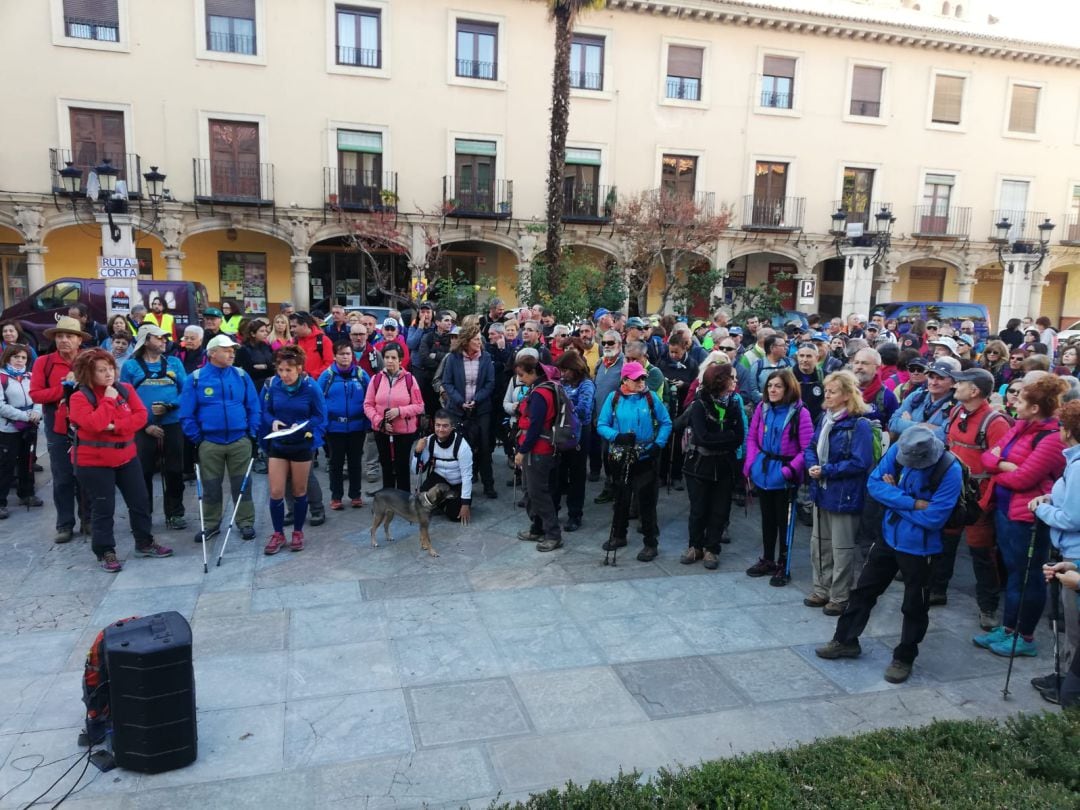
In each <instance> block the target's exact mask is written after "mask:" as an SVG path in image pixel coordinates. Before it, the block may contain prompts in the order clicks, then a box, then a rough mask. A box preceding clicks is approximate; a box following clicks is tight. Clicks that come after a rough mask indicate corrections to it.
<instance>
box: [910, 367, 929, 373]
mask: <svg viewBox="0 0 1080 810" xmlns="http://www.w3.org/2000/svg"><path fill="white" fill-rule="evenodd" d="M908 370H909V371H910V372H911V373H912V374H925V373H926V369H925V368H912V369H908Z"/></svg>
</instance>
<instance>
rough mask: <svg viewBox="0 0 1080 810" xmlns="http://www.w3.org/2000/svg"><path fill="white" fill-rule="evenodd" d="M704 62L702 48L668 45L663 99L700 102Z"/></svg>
mask: <svg viewBox="0 0 1080 810" xmlns="http://www.w3.org/2000/svg"><path fill="white" fill-rule="evenodd" d="M704 60H705V49H704V48H695V47H692V46H689V45H669V46H668V58H667V84H666V87H665V89H664V97H665V98H671V99H679V100H682V101H701V73H702V65H703V63H704Z"/></svg>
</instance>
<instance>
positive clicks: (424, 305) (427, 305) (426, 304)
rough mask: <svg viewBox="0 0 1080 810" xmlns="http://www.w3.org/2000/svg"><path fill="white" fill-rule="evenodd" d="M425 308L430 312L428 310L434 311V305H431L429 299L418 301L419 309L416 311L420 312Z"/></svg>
mask: <svg viewBox="0 0 1080 810" xmlns="http://www.w3.org/2000/svg"><path fill="white" fill-rule="evenodd" d="M425 309H426V310H428V311H429V312H430V311H434V309H435V307H433V306H432V305H431V302H430V301H422V302H420V309H419V310H417V311H418V312H422V311H423V310H425Z"/></svg>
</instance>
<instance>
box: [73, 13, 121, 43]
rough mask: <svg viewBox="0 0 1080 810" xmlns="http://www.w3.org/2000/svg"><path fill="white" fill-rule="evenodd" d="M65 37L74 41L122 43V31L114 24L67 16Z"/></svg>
mask: <svg viewBox="0 0 1080 810" xmlns="http://www.w3.org/2000/svg"><path fill="white" fill-rule="evenodd" d="M64 35H65V36H68V37H71V38H72V39H94V40H97V41H98V42H119V41H120V29H119V27H118V26H117V24H116V23H114V22H105V21H103V20H93V19H87V18H84V17H69V16H66V15H65V16H64Z"/></svg>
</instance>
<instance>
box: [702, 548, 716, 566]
mask: <svg viewBox="0 0 1080 810" xmlns="http://www.w3.org/2000/svg"><path fill="white" fill-rule="evenodd" d="M702 565H704V566H705V567H706V568H708V569H709V570H710V571H715V570H716V569H717V568H719V567H720V560H718V559H717V557H716V555H715V554H713V553H712V552H711V551H706V552H705V562H704V563H702Z"/></svg>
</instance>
